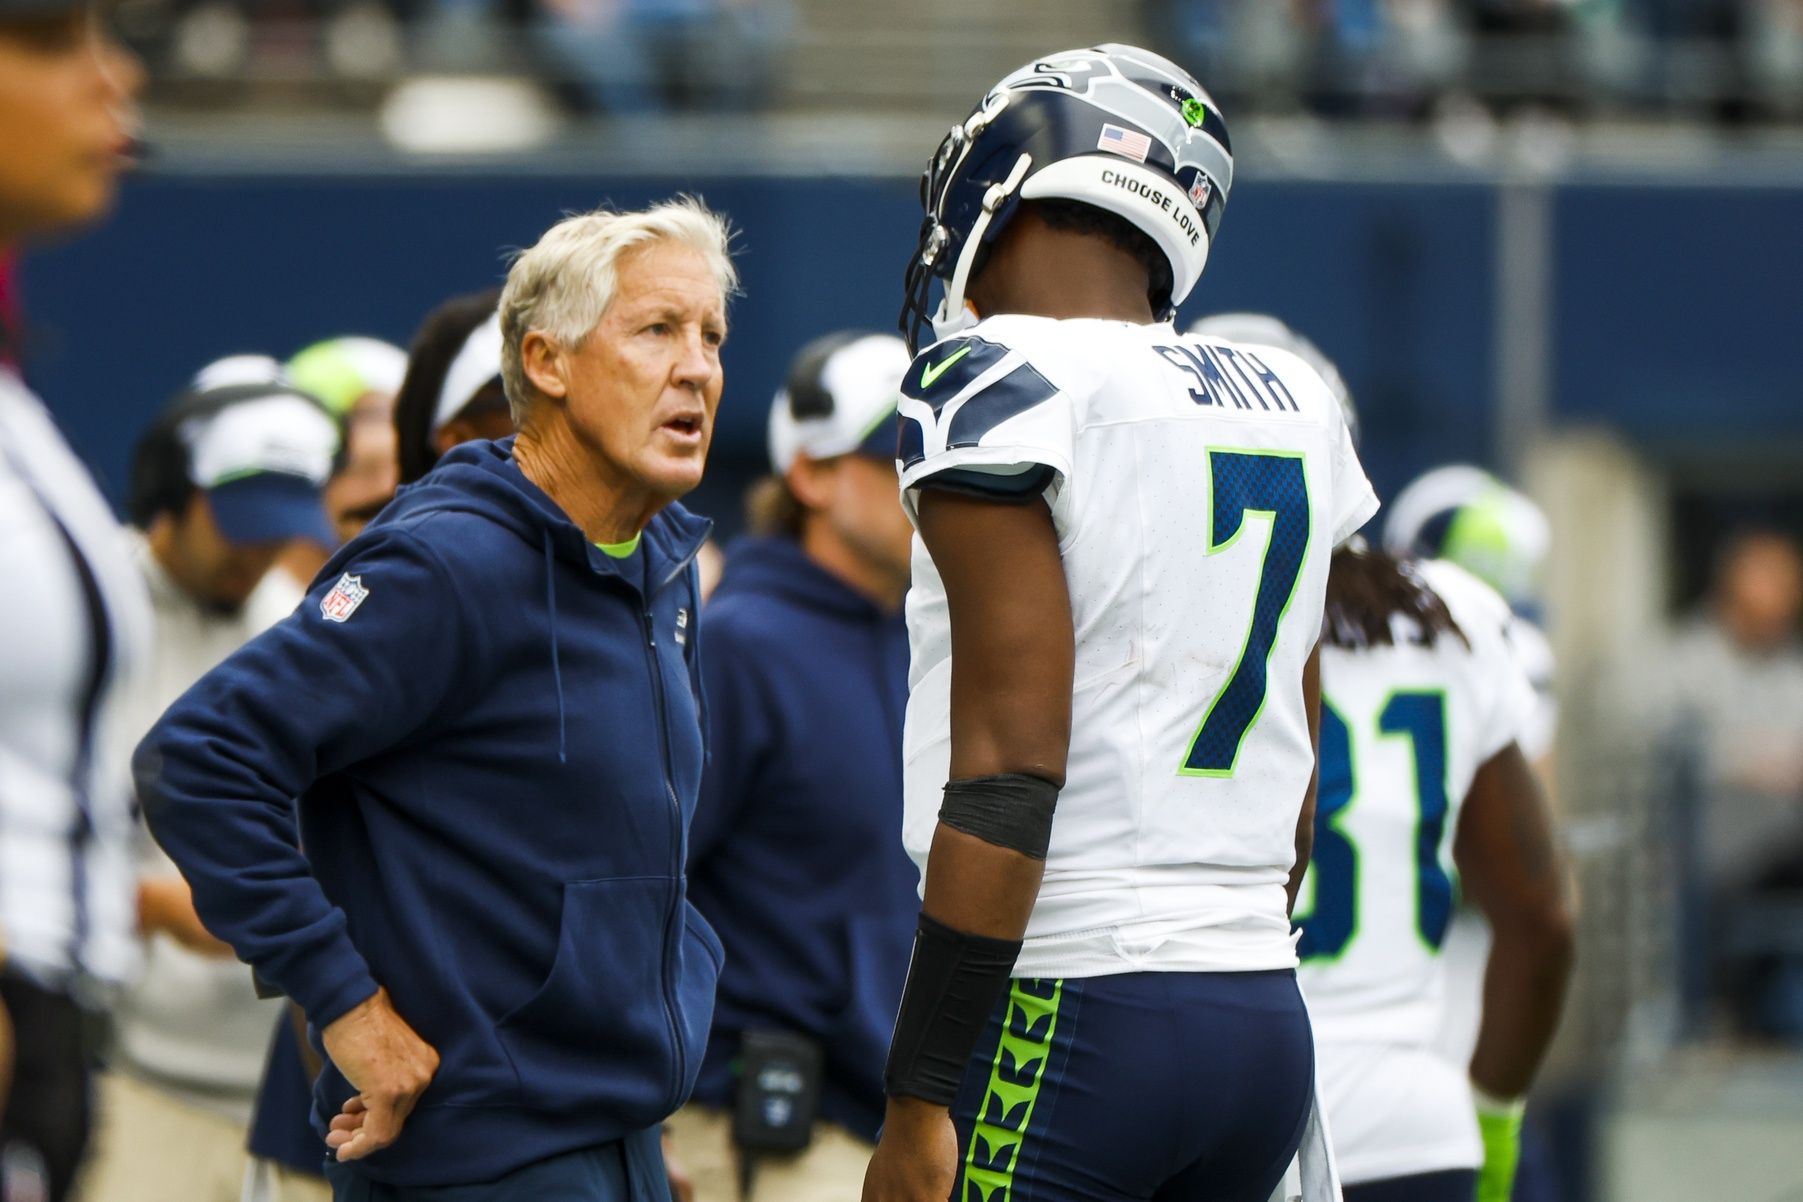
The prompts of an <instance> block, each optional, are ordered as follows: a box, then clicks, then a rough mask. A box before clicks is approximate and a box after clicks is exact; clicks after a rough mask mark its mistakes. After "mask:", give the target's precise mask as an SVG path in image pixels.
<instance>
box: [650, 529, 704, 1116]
mask: <svg viewBox="0 0 1803 1202" xmlns="http://www.w3.org/2000/svg"><path fill="white" fill-rule="evenodd" d="M699 550H700V548H699V546H697V547H696V551H699ZM695 554H696V552H695V551H691V552H690V553H689V554H688V555H686V556H684V557H683V558H682V560H681V561H680V562H678V563H677V565H676V567H675V569H674V570H673V571H671V572H670V573H668V574H667V575H666V576H665V577H664V578H663V579H662V580H660V581H658V582H657V584H656V585H655V586H654V587H653V588H652V590H651V593H650V595H649V596H647V597H646V598H645V610H644V626H645V661H646V664H647V666H648V667H649V668H650V669H651V694H652V697H653V699H654V700H655V701H656V703H657V744H658V750H659V752H661V753H662V755H663V761H664V796H665V797H666V798H667V799H668V800H669V802H670V860H671V864H670V880H671V882H672V883H673V884H674V885H676V886H677V888H674V889H672V890H671V892H670V905H669V908H668V909H667V910H666V911H665V913H664V972H663V987H664V988H663V994H664V999H663V1000H664V1022H665V1024H666V1025H667V1026H668V1027H669V1029H670V1047H671V1048H672V1050H674V1051H675V1053H676V1061H675V1066H674V1067H675V1074H674V1076H673V1077H672V1079H671V1082H670V1097H671V1099H672V1100H674V1099H675V1098H676V1096H677V1095H678V1094H680V1093H681V1092H682V1082H683V1080H684V1078H685V1077H686V1076H687V1075H688V1064H689V1058H688V1053H687V1051H685V1050H684V1048H683V1046H682V1031H681V1030H680V1028H679V1027H678V1025H677V1022H676V998H675V994H674V985H673V983H672V981H671V979H670V960H671V958H672V951H673V944H674V945H675V950H680V943H679V941H680V940H681V938H682V932H681V931H680V930H678V929H676V928H677V923H678V922H679V920H680V918H681V898H682V891H681V887H680V886H681V882H682V802H681V800H680V799H678V797H677V796H676V766H675V764H673V763H672V762H671V759H670V711H669V706H668V704H667V703H666V702H665V699H664V672H663V665H662V664H661V663H660V662H659V661H658V656H657V627H656V615H655V614H654V613H653V606H655V605H656V603H657V598H658V595H659V594H661V593H662V592H663V591H664V589H665V587H667V586H668V585H669V584H670V583H671V582H672V581H674V580H675V579H676V578H677V577H678V576H679V575H681V574H683V573H684V572H686V571H687V570H688V566H689V563H690V562H691V561H693V560H694V558H695Z"/></svg>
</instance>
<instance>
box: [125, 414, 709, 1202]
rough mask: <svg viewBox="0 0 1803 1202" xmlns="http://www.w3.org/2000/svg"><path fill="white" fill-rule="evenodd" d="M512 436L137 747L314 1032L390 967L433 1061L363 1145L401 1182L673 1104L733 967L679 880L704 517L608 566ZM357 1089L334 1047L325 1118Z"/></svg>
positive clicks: (470, 460)
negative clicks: (428, 1078)
mask: <svg viewBox="0 0 1803 1202" xmlns="http://www.w3.org/2000/svg"><path fill="white" fill-rule="evenodd" d="M511 451H512V442H511V440H507V441H503V442H499V443H471V444H468V445H465V446H463V447H460V448H458V449H456V450H454V451H452V452H451V453H450V454H449V455H447V456H446V457H445V459H444V460H443V461H442V462H441V464H440V466H439V467H438V468H437V469H435V470H434V471H433V472H432V473H431V474H430V475H428V476H427V477H426V478H425V479H424V480H422V481H421V482H420V483H419V484H417V485H415V486H413V487H411V488H408V489H404V490H403V491H402V492H401V494H400V496H399V497H397V498H396V500H395V502H394V503H393V504H392V505H390V506H389V507H388V508H387V509H386V510H385V511H384V512H383V513H382V515H381V516H380V517H379V518H378V519H377V520H376V521H375V522H374V523H372V524H371V525H370V527H369V528H368V530H367V531H365V532H364V533H363V534H362V535H361V536H359V537H358V538H357V539H356V540H355V541H353V542H352V543H350V544H349V545H348V546H346V547H345V548H344V549H343V550H341V551H340V552H339V553H338V554H337V555H336V556H334V557H333V559H332V561H331V562H330V563H329V564H327V565H326V567H325V569H324V570H323V571H322V572H321V574H320V577H319V579H318V580H317V581H316V582H315V583H314V586H313V589H312V591H311V592H310V593H309V595H308V597H307V599H306V600H305V601H304V602H302V604H301V606H300V608H299V609H297V610H296V611H295V613H294V614H293V616H291V617H289V618H288V619H287V620H285V621H283V622H282V623H280V624H279V625H277V626H275V627H274V628H273V629H271V630H270V631H268V632H267V633H265V634H264V635H262V636H261V637H260V638H258V639H256V640H255V641H254V642H252V643H250V644H249V645H248V646H246V647H245V648H244V649H243V650H241V651H239V652H238V653H237V654H236V655H234V656H232V657H231V658H230V659H228V660H226V661H225V663H223V664H221V665H220V666H219V667H218V668H216V669H215V670H214V671H213V672H211V673H209V674H208V675H207V676H206V677H205V678H203V679H202V680H201V681H200V682H199V683H198V684H196V685H195V686H194V687H193V688H192V689H191V690H189V691H188V693H187V694H185V695H184V696H183V697H182V698H181V699H180V700H179V701H177V702H176V703H175V705H173V706H172V707H171V708H170V709H169V711H168V713H166V714H165V715H164V716H163V719H162V721H160V722H159V723H158V724H157V725H156V727H155V728H154V729H153V730H152V731H151V732H150V734H149V735H148V736H147V737H146V738H145V740H144V742H143V743H142V744H141V745H140V746H139V748H138V753H137V756H136V758H135V760H134V764H133V768H134V771H135V774H136V777H137V783H138V790H139V796H140V797H141V798H142V800H143V802H144V809H145V814H146V817H147V818H148V820H149V823H150V827H151V830H152V832H153V833H154V834H155V836H156V838H157V840H158V841H159V842H160V843H161V844H162V845H163V847H164V848H165V849H166V850H167V851H168V852H169V854H170V856H171V857H172V858H173V859H174V860H175V862H176V863H177V864H178V865H180V867H181V869H182V871H183V874H184V875H185V876H186V877H187V878H188V880H189V881H190V883H191V884H192V885H193V887H194V901H195V905H196V907H197V909H198V910H199V912H200V916H201V918H202V919H203V920H204V921H205V923H206V924H207V927H208V928H209V929H210V930H212V931H213V932H214V933H215V934H217V935H219V936H220V937H221V938H222V939H224V940H226V941H227V942H228V943H230V944H231V945H232V946H233V948H234V949H236V951H237V952H238V955H239V956H240V957H241V958H242V959H244V960H245V961H247V962H248V963H249V964H251V965H252V966H253V967H255V968H256V970H257V971H258V973H259V974H260V975H261V976H262V977H263V978H265V979H266V980H268V981H269V982H271V983H273V984H274V985H276V986H277V987H279V988H280V989H281V990H282V991H283V992H285V993H287V994H288V995H289V996H290V997H292V998H294V999H295V1000H296V1001H298V1002H299V1003H300V1004H301V1006H302V1007H303V1008H304V1009H305V1010H306V1012H307V1015H308V1017H309V1018H310V1019H311V1020H312V1022H313V1024H314V1027H315V1030H316V1031H317V1030H318V1029H319V1028H323V1027H324V1026H326V1025H328V1024H330V1023H331V1022H332V1021H333V1020H334V1019H336V1018H337V1017H339V1016H340V1015H341V1014H343V1013H344V1012H345V1011H347V1010H349V1009H350V1008H352V1007H353V1006H355V1005H356V1004H358V1003H359V1002H361V1001H363V1000H364V999H365V998H367V997H369V996H370V995H371V994H372V993H373V992H374V991H375V988H376V984H377V982H380V983H381V984H382V985H383V986H385V987H386V988H387V989H388V991H389V993H390V994H391V995H392V998H393V1002H394V1006H395V1009H396V1010H397V1011H398V1012H399V1013H400V1015H401V1016H402V1017H403V1018H405V1019H406V1020H407V1022H408V1023H410V1024H411V1025H412V1026H413V1027H414V1029H415V1030H417V1031H418V1032H419V1033H420V1035H421V1037H422V1038H424V1039H425V1040H426V1041H427V1042H428V1043H430V1044H431V1045H432V1046H433V1047H434V1048H436V1049H437V1050H438V1054H439V1056H440V1058H441V1065H440V1067H439V1070H438V1075H437V1076H436V1077H435V1078H434V1080H433V1082H432V1084H431V1086H430V1087H429V1088H428V1089H427V1090H426V1092H425V1094H424V1095H423V1096H422V1097H421V1099H420V1103H419V1106H418V1108H417V1109H416V1110H415V1111H414V1112H413V1114H412V1115H411V1117H409V1118H408V1120H407V1123H406V1126H405V1129H404V1130H403V1131H402V1133H401V1136H400V1138H399V1140H397V1141H396V1143H395V1144H394V1145H393V1146H392V1147H390V1148H388V1149H385V1150H384V1151H382V1152H379V1153H376V1154H375V1155H373V1156H371V1157H369V1158H367V1159H365V1160H362V1161H359V1162H357V1168H358V1169H359V1171H361V1172H363V1173H366V1174H367V1175H368V1176H369V1177H371V1178H373V1179H375V1180H378V1181H383V1182H388V1183H392V1184H398V1185H435V1184H460V1183H468V1182H477V1181H484V1180H491V1179H493V1178H496V1177H499V1176H501V1175H503V1174H506V1173H508V1172H511V1171H512V1170H514V1169H516V1168H518V1167H520V1166H523V1165H525V1164H528V1163H531V1162H532V1161H535V1160H539V1159H541V1158H544V1157H546V1156H551V1155H556V1154H558V1153H561V1152H565V1151H570V1150H574V1149H577V1148H582V1147H589V1146H593V1145H597V1144H601V1143H605V1142H608V1141H610V1140H613V1139H616V1138H618V1137H620V1136H622V1135H624V1134H626V1133H629V1132H632V1131H635V1130H639V1129H642V1128H645V1127H648V1126H650V1125H652V1124H655V1123H657V1122H658V1121H660V1120H661V1119H662V1118H664V1117H665V1116H666V1115H668V1114H669V1113H670V1112H671V1111H672V1110H674V1109H676V1108H677V1107H678V1106H680V1105H681V1104H682V1103H683V1101H684V1100H685V1099H686V1098H687V1097H688V1095H689V1091H690V1089H691V1087H692V1086H693V1084H694V1079H695V1075H696V1072H697V1070H698V1069H699V1067H700V1063H701V1053H702V1046H703V1043H704V1041H705V1039H706V1034H707V1029H708V1022H709V1017H710V1015H711V1013H712V1003H713V993H714V982H715V978H716V976H717V975H718V972H719V968H720V958H721V950H720V945H719V941H718V940H717V939H716V938H715V936H714V934H713V932H712V931H711V930H710V929H709V928H708V926H707V924H706V923H705V922H704V921H703V920H702V919H701V917H700V915H699V914H697V913H696V912H695V910H694V909H693V908H692V907H691V906H690V905H689V904H688V902H687V899H686V897H685V882H684V879H683V875H682V865H683V863H684V857H685V853H686V846H685V844H686V831H687V827H688V821H689V818H690V817H691V816H692V815H693V813H694V806H695V799H696V791H697V789H698V787H699V784H700V777H701V764H702V732H701V723H702V714H701V705H700V696H701V694H700V684H699V677H698V668H697V655H696V652H697V644H696V641H695V620H694V619H695V612H696V596H697V594H696V575H695V571H694V567H693V560H694V556H695V552H696V551H697V550H698V549H699V547H700V546H701V543H702V541H703V539H704V538H705V537H706V534H707V531H708V523H706V522H705V521H703V520H701V519H698V518H696V517H693V516H692V515H690V514H688V513H687V512H686V511H684V510H683V509H682V508H681V507H680V506H674V505H672V506H670V507H669V508H668V509H666V510H665V511H664V512H662V513H661V514H659V515H658V516H657V517H656V518H655V519H653V520H652V522H651V524H650V525H649V526H648V527H647V528H646V530H645V532H644V537H643V541H642V543H641V544H640V547H639V549H638V550H637V551H636V552H634V553H633V554H632V555H631V556H630V557H628V558H625V559H620V560H615V559H612V558H610V557H608V556H606V555H605V554H603V553H602V552H601V551H600V550H599V549H598V548H596V547H594V546H592V545H591V544H590V543H589V542H588V540H587V539H586V538H584V536H583V533H582V531H581V530H580V529H579V528H578V527H577V526H575V525H574V524H573V523H571V522H570V521H569V519H568V518H566V517H565V516H564V515H563V513H562V511H561V510H559V509H558V507H557V505H556V504H555V503H554V502H553V501H552V500H551V499H550V498H549V497H547V496H546V495H545V494H544V493H543V492H542V491H540V490H539V489H538V488H537V487H536V486H534V485H533V484H532V483H531V482H530V481H528V480H527V479H526V478H525V476H524V475H523V474H522V473H521V472H520V470H519V467H518V465H517V464H515V463H514V461H513V458H512V454H511ZM359 598H360V599H359ZM328 611H329V612H330V613H332V614H334V615H336V616H337V617H338V618H339V619H340V620H333V619H332V618H330V617H328V616H327V612H328ZM295 797H298V798H299V831H298V833H299V839H300V845H301V846H304V847H305V849H306V851H305V854H304V855H303V853H302V852H301V851H300V850H298V848H297V845H296V825H295V806H294V803H293V801H291V799H292V798H295ZM316 1038H317V1037H316ZM355 1092H356V1091H355V1090H354V1089H353V1088H352V1087H351V1085H350V1084H349V1083H348V1082H347V1081H346V1080H345V1079H344V1077H343V1076H342V1075H341V1074H339V1073H338V1072H337V1071H336V1069H334V1068H333V1067H332V1066H331V1065H330V1064H329V1063H328V1064H327V1066H326V1070H325V1072H324V1073H323V1074H322V1075H321V1077H320V1079H319V1082H318V1083H317V1085H316V1086H315V1089H314V1116H313V1118H314V1124H315V1126H316V1127H317V1128H318V1129H319V1130H320V1131H321V1132H322V1133H323V1131H324V1129H325V1128H324V1125H323V1123H324V1120H325V1119H328V1118H330V1116H331V1115H333V1114H336V1113H337V1112H338V1110H339V1108H340V1107H341V1106H342V1105H343V1103H344V1101H345V1099H346V1098H348V1097H350V1096H351V1095H352V1094H354V1093H355ZM321 1151H322V1155H323V1151H324V1148H323V1145H322V1148H321Z"/></svg>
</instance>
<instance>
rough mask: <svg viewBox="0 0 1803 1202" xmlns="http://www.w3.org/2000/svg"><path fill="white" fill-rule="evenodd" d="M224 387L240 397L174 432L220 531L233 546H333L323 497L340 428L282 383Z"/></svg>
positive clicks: (310, 401) (322, 410) (311, 401)
mask: <svg viewBox="0 0 1803 1202" xmlns="http://www.w3.org/2000/svg"><path fill="white" fill-rule="evenodd" d="M223 387H225V388H229V389H230V390H231V391H232V392H233V393H234V394H236V393H242V394H243V395H242V396H241V397H239V396H234V398H233V399H232V400H230V401H229V402H227V403H226V404H224V405H223V406H222V407H220V408H219V409H217V410H215V411H213V412H210V413H206V414H203V415H200V416H196V417H192V418H190V419H188V420H187V421H185V422H183V423H182V424H181V426H180V427H179V428H178V430H177V434H178V436H179V438H180V439H181V442H182V444H183V446H184V447H185V448H186V450H187V453H188V478H189V480H191V481H192V482H193V483H194V485H195V487H197V488H200V489H204V490H205V491H206V494H207V501H208V502H209V504H210V505H211V506H212V510H213V517H214V520H215V521H216V522H217V523H218V525H219V532H220V533H221V534H223V535H224V536H225V538H226V540H227V541H228V542H233V543H261V542H284V541H287V540H289V539H295V538H310V539H314V540H315V541H318V542H321V543H323V544H325V545H326V546H333V545H335V544H336V543H337V539H336V537H335V536H334V535H333V533H332V529H331V525H330V524H329V523H328V522H327V520H326V514H325V509H324V508H323V507H322V506H321V504H320V494H321V492H322V491H323V490H324V488H325V484H326V480H327V479H328V478H329V477H330V476H331V474H332V463H333V460H334V458H335V457H336V455H337V454H338V441H339V431H338V423H337V422H335V421H334V420H333V419H332V417H331V415H330V414H328V413H327V412H326V410H325V408H324V407H323V406H322V405H320V404H319V403H318V402H317V401H315V400H314V399H313V398H312V397H310V396H306V395H304V394H301V393H298V392H295V391H293V390H292V389H290V388H288V387H286V386H284V385H282V384H280V383H274V382H271V383H269V384H267V385H263V384H255V383H240V384H228V385H225V386H223ZM202 391H203V392H206V391H212V390H211V389H202Z"/></svg>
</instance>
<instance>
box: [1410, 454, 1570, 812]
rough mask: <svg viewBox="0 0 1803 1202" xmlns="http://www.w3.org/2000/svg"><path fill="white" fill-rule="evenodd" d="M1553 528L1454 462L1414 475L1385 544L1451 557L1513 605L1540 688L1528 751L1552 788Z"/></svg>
mask: <svg viewBox="0 0 1803 1202" xmlns="http://www.w3.org/2000/svg"><path fill="white" fill-rule="evenodd" d="M1551 542H1552V527H1551V526H1550V525H1549V524H1548V523H1547V520H1546V515H1545V514H1544V513H1542V512H1541V510H1540V507H1539V506H1538V505H1536V504H1534V502H1533V501H1532V500H1530V499H1529V498H1528V497H1527V496H1526V495H1524V494H1523V493H1521V492H1520V491H1519V490H1517V489H1514V488H1511V487H1509V486H1508V485H1507V484H1505V483H1503V482H1502V481H1501V480H1499V479H1497V478H1496V477H1495V476H1493V475H1491V474H1490V473H1489V472H1487V471H1485V470H1484V469H1482V468H1479V467H1472V466H1469V465H1465V464H1453V465H1449V466H1447V467H1439V468H1435V469H1434V470H1433V471H1431V472H1428V473H1426V474H1425V475H1423V476H1420V477H1418V478H1417V479H1416V480H1414V481H1413V482H1412V483H1411V484H1409V486H1408V487H1407V488H1404V489H1403V490H1402V491H1401V492H1400V493H1398V494H1397V495H1396V500H1395V501H1394V502H1393V503H1391V504H1390V505H1389V506H1387V507H1386V508H1385V510H1384V535H1383V545H1384V549H1385V550H1387V551H1389V552H1390V553H1391V554H1392V555H1398V556H1404V557H1409V556H1413V557H1418V558H1422V559H1444V560H1446V561H1447V562H1449V563H1454V564H1457V565H1458V566H1459V567H1461V568H1463V569H1465V570H1466V571H1467V572H1470V573H1471V574H1472V575H1473V576H1476V577H1477V578H1478V579H1479V580H1481V581H1483V582H1484V583H1485V584H1487V585H1489V586H1490V587H1491V588H1493V589H1495V590H1496V592H1497V593H1499V594H1500V595H1501V596H1502V598H1503V600H1505V601H1507V602H1508V603H1509V609H1510V612H1511V614H1512V615H1513V616H1512V618H1511V619H1510V621H1509V642H1510V644H1511V646H1513V648H1514V650H1515V658H1516V660H1517V662H1519V663H1520V664H1521V667H1522V670H1523V671H1525V672H1526V673H1527V674H1528V680H1529V682H1530V683H1531V684H1532V685H1533V686H1534V697H1535V706H1534V712H1533V715H1532V717H1531V719H1530V721H1529V723H1528V725H1527V727H1526V728H1525V729H1524V730H1523V731H1522V732H1521V735H1522V740H1521V749H1522V751H1523V752H1524V753H1526V755H1527V757H1528V759H1529V761H1530V762H1532V763H1533V764H1534V765H1535V766H1536V767H1538V768H1540V769H1541V771H1542V773H1543V778H1544V779H1545V781H1546V783H1547V784H1548V786H1549V787H1550V785H1551V775H1552V771H1551V769H1552V765H1551V758H1552V751H1553V734H1554V731H1555V729H1556V727H1557V725H1558V717H1559V710H1558V703H1557V701H1556V700H1555V698H1554V696H1553V668H1554V664H1553V648H1552V643H1551V641H1550V640H1548V638H1547V637H1546V632H1545V631H1544V630H1542V629H1541V627H1540V623H1541V622H1542V621H1544V618H1545V615H1544V614H1543V612H1542V608H1543V607H1542V603H1541V598H1540V570H1541V567H1542V565H1543V564H1544V563H1545V562H1546V553H1547V549H1548V547H1549V546H1550V544H1551Z"/></svg>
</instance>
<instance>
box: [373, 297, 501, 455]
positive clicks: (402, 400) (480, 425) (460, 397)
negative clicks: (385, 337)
mask: <svg viewBox="0 0 1803 1202" xmlns="http://www.w3.org/2000/svg"><path fill="white" fill-rule="evenodd" d="M500 299H501V294H500V292H499V291H498V290H495V289H492V288H491V289H485V290H483V291H481V292H472V293H469V294H467V295H464V296H454V297H452V298H451V299H450V300H447V301H445V302H444V303H443V304H441V305H439V306H438V308H436V309H434V310H432V312H430V313H428V314H427V315H426V319H425V321H423V322H422V323H420V327H419V332H418V333H416V334H415V335H414V336H413V344H412V346H411V347H410V348H409V349H408V351H407V375H406V378H405V379H404V380H403V381H402V382H401V390H400V395H399V397H398V399H397V400H396V401H395V408H394V428H395V438H396V442H397V453H398V456H399V463H400V482H401V483H402V484H411V483H413V482H414V481H415V480H417V479H419V478H420V477H421V476H423V475H425V474H426V473H427V472H429V471H431V470H432V465H433V464H435V463H437V462H438V457H439V456H440V455H442V454H444V453H445V452H446V451H448V450H450V449H451V448H452V447H454V446H457V445H458V444H459V443H465V442H469V441H470V440H472V439H476V438H506V437H507V436H508V435H509V434H512V433H513V417H512V415H511V414H509V413H508V412H507V397H506V395H505V394H504V393H503V392H502V391H501V326H500V319H499V317H498V316H497V315H496V312H495V306H496V304H497V303H499V301H500Z"/></svg>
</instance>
